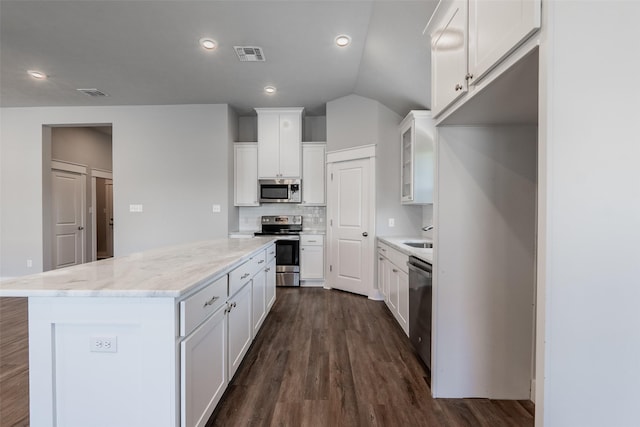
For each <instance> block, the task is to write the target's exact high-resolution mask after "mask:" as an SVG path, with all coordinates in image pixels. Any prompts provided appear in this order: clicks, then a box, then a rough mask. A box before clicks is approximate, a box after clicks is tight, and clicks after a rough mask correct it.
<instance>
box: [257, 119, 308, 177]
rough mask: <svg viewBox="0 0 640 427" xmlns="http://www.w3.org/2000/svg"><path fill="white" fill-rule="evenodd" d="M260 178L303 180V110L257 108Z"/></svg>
mask: <svg viewBox="0 0 640 427" xmlns="http://www.w3.org/2000/svg"><path fill="white" fill-rule="evenodd" d="M255 110H256V112H257V113H258V178H275V179H279V178H300V172H301V167H300V166H301V152H302V149H301V143H302V111H303V108H256V109H255Z"/></svg>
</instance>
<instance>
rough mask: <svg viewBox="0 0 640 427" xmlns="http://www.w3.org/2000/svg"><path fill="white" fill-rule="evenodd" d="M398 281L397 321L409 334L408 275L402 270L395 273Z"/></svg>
mask: <svg viewBox="0 0 640 427" xmlns="http://www.w3.org/2000/svg"><path fill="white" fill-rule="evenodd" d="M396 275H397V279H396V280H397V282H398V323H400V326H402V329H403V330H404V333H405V334H407V336H409V275H408V274H407V273H405V272H404V271H402V270H398V272H397V273H396Z"/></svg>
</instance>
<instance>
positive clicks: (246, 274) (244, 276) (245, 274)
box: [240, 273, 249, 280]
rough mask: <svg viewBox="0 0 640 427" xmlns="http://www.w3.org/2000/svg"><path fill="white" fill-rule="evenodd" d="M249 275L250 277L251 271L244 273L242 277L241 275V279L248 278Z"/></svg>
mask: <svg viewBox="0 0 640 427" xmlns="http://www.w3.org/2000/svg"><path fill="white" fill-rule="evenodd" d="M247 277H249V273H244V274H243V275H242V277H240V280H242V279H246V278H247Z"/></svg>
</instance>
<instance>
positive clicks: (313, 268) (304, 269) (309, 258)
mask: <svg viewBox="0 0 640 427" xmlns="http://www.w3.org/2000/svg"><path fill="white" fill-rule="evenodd" d="M322 279H324V246H301V247H300V280H322Z"/></svg>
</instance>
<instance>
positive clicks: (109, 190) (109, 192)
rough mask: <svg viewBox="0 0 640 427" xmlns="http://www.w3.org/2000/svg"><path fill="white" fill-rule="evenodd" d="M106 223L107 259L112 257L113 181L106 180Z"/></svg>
mask: <svg viewBox="0 0 640 427" xmlns="http://www.w3.org/2000/svg"><path fill="white" fill-rule="evenodd" d="M104 194H105V199H106V200H105V206H106V210H107V211H106V216H105V218H106V221H107V228H106V230H107V257H112V256H113V181H112V180H110V179H107V180H106V181H105V185H104Z"/></svg>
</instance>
